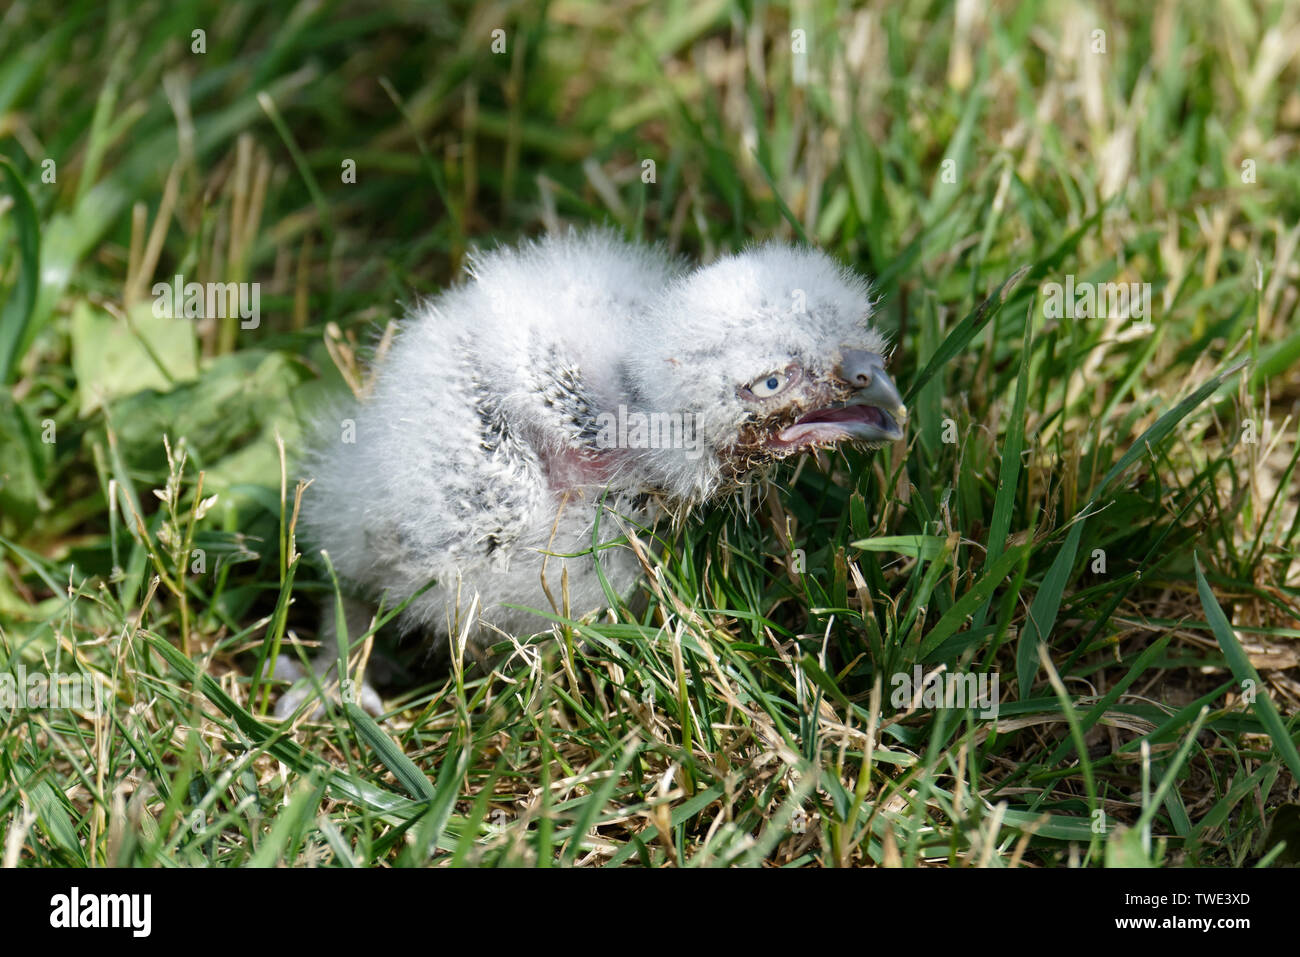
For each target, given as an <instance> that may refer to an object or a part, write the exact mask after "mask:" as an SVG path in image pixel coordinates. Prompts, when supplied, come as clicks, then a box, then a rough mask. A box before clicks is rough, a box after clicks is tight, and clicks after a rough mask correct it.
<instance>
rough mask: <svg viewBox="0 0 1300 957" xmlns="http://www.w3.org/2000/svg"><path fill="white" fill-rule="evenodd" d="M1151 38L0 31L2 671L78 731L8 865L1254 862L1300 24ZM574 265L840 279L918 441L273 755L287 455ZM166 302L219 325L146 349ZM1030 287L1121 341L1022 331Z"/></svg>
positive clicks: (184, 16)
mask: <svg viewBox="0 0 1300 957" xmlns="http://www.w3.org/2000/svg"><path fill="white" fill-rule="evenodd" d="M959 6H961V7H962V8H963V9H964V8H965V6H966V5H959ZM974 6H975V5H971V7H972V8H974ZM1191 6H1192V7H1194V8H1197V11H1198V12H1192V11H1189V10H1187V9H1186V7H1187V5H1179V4H1174V3H1164V4H1159V5H1157V6H1156V8H1155V10H1154V12H1152V11H1150V10H1148V9H1147V8H1146V7H1139V6H1134V7H1133V8H1132V9H1127V8H1126V9H1125V10H1124V12H1123V13H1122V14H1113V13H1108V12H1104V11H1094V10H1091V8H1088V7H1086V6H1065V5H1057V4H1052V3H1041V4H1035V3H1029V4H1020V5H1016V6H1014V7H1013V8H1009V9H1008V10H1007V11H1006V12H996V13H989V14H985V13H979V12H977V13H975V14H974V15H973V17H971V18H967V17H966V15H965V14H962V15H961V16H958V14H957V12H956V10H955V9H954V5H952V4H939V5H936V6H935V7H934V9H932V10H930V11H929V12H928V16H927V17H926V18H924V19H923V18H921V17H919V16H917V15H916V14H915V12H914V11H912V10H911V8H910V7H908V6H906V5H899V6H895V7H889V8H886V9H884V10H875V9H872V10H864V11H857V10H854V11H852V12H846V11H844V10H841V9H840V7H838V6H837V5H833V4H825V3H819V4H813V5H809V6H807V7H802V6H800V7H796V8H795V12H791V11H790V10H788V9H787V8H785V7H783V6H775V7H764V8H762V10H761V12H755V11H754V10H752V9H751V8H747V7H745V6H743V5H741V6H732V5H728V4H724V3H713V2H706V3H699V4H686V3H674V4H669V5H667V6H656V5H638V4H599V3H587V2H577V3H571V4H563V5H553V6H552V7H551V8H550V13H549V16H544V15H543V14H542V13H541V12H540V11H539V10H538V9H537V8H536V7H535V6H533V5H528V4H517V5H505V6H498V5H491V4H455V5H453V7H452V8H449V9H444V8H435V9H433V10H425V9H424V8H423V7H420V6H416V5H411V6H410V7H408V6H407V5H405V4H396V5H392V6H388V7H386V8H384V9H382V10H379V11H376V10H373V9H371V8H370V7H369V6H365V5H351V4H347V3H342V2H328V0H327V2H324V3H321V4H318V5H315V6H310V5H305V6H300V7H297V8H295V10H296V11H297V12H296V13H294V14H293V15H290V16H284V15H272V14H270V13H268V12H266V11H265V10H264V9H263V8H262V7H261V6H259V5H255V4H242V3H234V4H232V3H220V4H219V3H193V4H189V3H181V4H166V5H158V6H157V7H156V8H145V7H141V8H129V9H128V8H126V7H123V8H121V9H120V10H119V9H115V12H113V13H111V14H110V13H108V12H106V11H105V10H104V9H102V8H101V5H99V4H92V3H81V4H79V3H70V4H62V5H61V7H62V9H61V10H60V11H59V12H58V14H57V16H56V15H55V13H54V12H53V11H49V10H46V9H45V8H43V7H42V6H41V5H38V4H27V5H16V6H13V7H11V8H9V10H8V11H7V12H6V13H5V14H3V15H0V17H3V19H2V20H0V28H2V29H0V157H3V158H4V159H3V160H0V374H3V375H5V376H6V378H7V384H8V385H9V387H10V388H9V389H8V390H7V395H6V396H5V397H3V398H0V463H3V465H2V466H0V555H2V556H3V558H2V561H3V574H0V664H2V665H3V666H4V667H5V668H6V669H7V671H8V672H9V673H11V674H15V675H16V674H17V669H18V667H19V666H20V665H21V666H22V667H23V668H25V669H26V670H27V671H43V672H47V673H49V672H60V673H81V674H88V675H91V676H93V677H94V681H95V682H96V684H97V686H98V687H99V689H100V692H101V696H102V697H101V701H102V707H101V708H100V709H99V710H97V711H96V710H93V709H92V710H89V711H85V710H83V711H78V710H77V709H41V708H36V709H18V710H7V711H2V712H0V713H3V714H4V715H5V723H4V726H3V729H0V853H3V854H4V855H5V860H6V861H7V862H8V861H15V862H24V863H29V864H69V865H84V864H91V863H97V864H130V865H156V864H159V863H169V864H184V865H204V864H215V865H245V864H254V863H255V864H274V863H293V864H337V865H372V864H377V863H384V864H402V865H419V864H426V863H431V862H435V863H440V864H468V863H475V864H484V863H507V864H538V863H550V864H563V865H570V864H581V865H589V864H603V865H609V864H615V865H617V864H648V865H653V866H660V865H664V864H681V865H694V866H700V865H724V864H769V865H796V866H799V865H823V866H830V865H860V864H900V863H901V864H905V865H917V864H920V863H924V862H939V863H948V864H953V865H976V864H978V865H989V866H1014V865H1020V864H1049V865H1065V864H1069V865H1097V864H1102V863H1106V862H1110V863H1120V864H1136V863H1160V864H1165V865H1226V864H1237V865H1239V864H1253V863H1257V862H1260V861H1264V862H1268V863H1272V862H1275V861H1279V860H1283V861H1284V860H1288V859H1294V853H1295V847H1296V846H1297V842H1298V841H1300V834H1296V833H1295V832H1294V830H1291V831H1288V830H1287V827H1286V826H1285V825H1275V823H1274V815H1275V812H1276V811H1277V809H1278V808H1279V807H1281V806H1284V805H1289V806H1291V807H1292V808H1293V807H1294V805H1295V804H1296V801H1297V795H1296V774H1297V773H1300V768H1298V767H1297V761H1300V759H1298V758H1297V757H1296V749H1295V744H1294V739H1295V735H1296V730H1297V729H1296V717H1295V716H1296V714H1297V710H1298V709H1297V698H1298V696H1300V687H1298V686H1297V685H1296V683H1295V679H1294V674H1295V670H1294V669H1295V668H1296V666H1297V664H1300V656H1298V653H1297V651H1296V648H1297V644H1296V639H1297V638H1300V562H1298V561H1297V539H1298V537H1300V512H1297V501H1298V500H1300V483H1298V481H1297V478H1296V474H1295V465H1296V461H1297V455H1300V442H1298V441H1297V428H1296V420H1295V418H1294V410H1295V408H1296V405H1295V403H1296V399H1297V396H1300V388H1298V386H1300V380H1298V379H1297V374H1296V369H1297V367H1298V366H1300V322H1298V321H1297V311H1296V307H1297V298H1298V296H1297V292H1296V290H1297V279H1298V278H1300V259H1298V258H1297V248H1298V245H1300V229H1297V227H1296V226H1295V223H1296V221H1297V217H1298V214H1300V199H1298V197H1300V163H1297V161H1296V159H1295V157H1296V151H1295V139H1296V136H1297V131H1298V130H1300V98H1298V97H1297V95H1296V93H1295V92H1294V91H1295V90H1296V88H1297V82H1296V80H1297V74H1298V72H1300V69H1298V67H1297V64H1296V62H1295V54H1294V51H1295V50H1296V49H1300V20H1298V19H1297V15H1296V13H1295V12H1294V11H1293V10H1289V9H1288V8H1286V7H1285V6H1273V5H1256V6H1240V5H1238V6H1231V7H1221V6H1220V5H1216V4H1208V3H1207V4H1204V5H1197V4H1193V5H1191ZM196 29H203V30H204V31H205V33H204V40H205V51H206V52H203V53H196V52H193V45H194V42H195V41H194V38H193V31H194V30H196ZM494 29H503V30H505V31H506V34H505V36H506V49H505V52H503V53H494V52H493V51H492V42H493V38H492V31H493V30H494ZM795 30H802V31H803V34H802V43H804V44H805V46H804V47H803V49H804V50H806V52H805V53H804V54H802V55H801V54H799V53H796V52H795V48H796V45H797V41H796V40H795V38H793V37H792V32H793V31H795ZM1096 31H1102V35H1101V37H1100V38H1099V37H1098V34H1097V33H1096ZM801 57H802V58H801ZM47 160H51V161H53V164H54V165H53V168H52V169H53V177H54V178H53V180H52V181H51V180H50V179H49V176H48V175H43V174H46V171H47V170H49V169H50V167H49V166H48V165H46V161H47ZM349 161H351V162H352V163H354V164H355V169H356V177H355V182H347V181H346V180H345V177H344V175H343V173H344V171H345V170H346V168H347V164H348V162H349ZM593 221H605V222H611V223H614V224H616V225H617V226H619V227H620V228H622V229H623V230H625V231H626V232H627V233H628V234H629V235H632V236H643V237H646V238H651V239H657V240H664V241H666V242H667V243H668V244H669V245H670V246H671V247H672V248H674V249H676V250H680V251H682V252H685V253H688V254H690V255H692V256H695V257H699V258H704V259H707V258H710V257H713V256H715V255H717V254H718V253H720V252H722V251H725V250H727V249H732V248H737V247H739V246H740V245H743V244H744V243H745V242H748V241H750V240H752V239H755V238H762V237H767V236H772V235H778V236H785V237H789V238H796V237H804V238H806V239H807V240H809V241H813V242H816V243H817V244H818V245H820V246H822V247H824V248H826V249H828V250H829V251H831V252H832V253H833V254H835V255H836V256H838V257H839V258H841V259H842V260H844V261H845V262H847V263H851V264H853V265H854V266H855V267H856V268H859V269H861V270H862V271H864V272H865V273H867V274H869V275H871V276H872V277H874V280H875V283H876V287H877V291H878V293H879V295H880V307H879V308H880V316H881V323H882V326H883V327H884V328H885V330H886V331H888V332H889V333H890V334H891V335H892V336H893V338H894V341H895V342H896V344H897V352H896V354H895V357H894V358H893V360H892V363H891V368H892V369H893V371H894V372H895V374H896V378H897V380H898V381H899V382H900V384H901V385H903V386H904V387H905V388H906V390H907V392H908V405H909V407H910V409H911V410H912V419H911V425H910V428H909V433H908V438H907V441H906V443H900V444H898V445H896V446H895V447H892V448H888V449H885V450H882V451H880V452H877V453H870V454H867V453H859V452H852V451H850V452H847V453H844V454H840V455H836V456H834V457H821V458H818V459H807V460H805V461H803V462H802V463H801V464H800V465H798V466H797V467H795V466H786V467H784V468H783V469H781V470H778V471H777V472H775V473H773V474H772V475H771V476H770V481H769V482H768V483H767V486H766V488H765V489H759V490H755V494H752V495H750V496H748V497H747V498H745V499H744V500H743V501H737V502H735V503H733V504H732V505H731V506H729V507H725V508H720V509H716V510H713V511H711V512H708V513H704V514H701V515H698V516H695V517H694V519H693V520H692V521H690V522H688V523H687V524H686V525H685V526H684V527H682V528H680V529H666V528H665V529H658V530H655V531H653V532H651V531H645V530H642V531H641V532H639V533H637V534H636V536H635V538H636V540H635V542H634V543H633V546H634V547H638V548H639V549H640V550H641V551H642V554H643V555H644V559H645V561H646V564H647V567H648V570H649V574H648V575H647V585H646V586H645V589H644V595H643V596H639V597H644V598H645V599H646V600H644V601H640V600H632V601H629V602H628V603H627V604H626V605H624V604H623V603H622V602H619V603H618V605H619V607H617V608H615V609H614V610H613V612H612V613H611V614H609V615H605V616H601V617H599V618H595V619H591V620H585V621H580V622H566V621H561V622H558V623H557V627H556V629H555V632H554V633H553V634H548V635H543V636H540V637H538V638H536V639H535V640H534V639H530V638H529V636H518V640H517V641H515V642H510V641H505V640H503V641H502V642H501V644H500V645H499V646H498V649H497V651H498V652H500V653H501V658H500V659H499V660H500V661H501V664H500V665H499V667H498V668H497V669H496V671H494V672H492V673H489V674H484V673H483V672H482V671H481V670H476V669H474V668H473V667H471V666H470V665H471V664H472V662H464V663H462V662H460V661H459V660H454V661H453V662H452V667H451V668H450V669H449V670H443V671H437V670H435V669H430V668H429V667H427V663H426V662H424V661H423V660H422V655H421V654H420V653H419V652H418V650H416V649H413V648H410V647H407V646H397V647H394V646H393V644H392V642H391V641H389V640H388V638H387V636H386V635H384V634H381V635H380V636H379V637H378V638H377V639H376V641H375V643H374V644H375V649H376V650H375V651H374V652H373V654H372V657H384V658H390V659H396V661H395V662H394V663H392V666H393V667H395V668H397V669H398V670H403V669H405V671H406V672H407V674H406V675H405V676H404V677H402V678H399V679H398V680H396V681H394V682H393V683H392V684H391V685H390V686H388V687H387V688H386V689H385V690H386V692H387V697H386V701H387V703H388V705H389V707H390V712H389V714H388V715H387V716H386V718H385V719H384V720H382V721H380V722H378V723H376V722H375V721H373V720H372V719H370V718H369V717H368V716H367V715H365V714H364V713H362V712H360V711H359V710H357V709H356V708H355V707H348V708H347V709H346V710H341V709H337V708H336V709H333V710H331V712H330V714H329V716H328V718H327V719H326V720H325V721H324V722H323V723H318V724H312V723H304V722H299V724H298V725H296V726H288V725H279V724H276V723H275V722H273V721H271V720H270V719H268V718H267V717H266V714H267V704H268V702H269V699H268V698H267V697H266V696H265V695H264V694H263V689H264V688H265V685H264V684H262V685H259V686H258V687H257V688H256V694H254V690H255V688H254V681H253V678H252V677H251V676H252V675H253V674H254V673H255V665H256V663H257V661H258V660H259V656H261V655H263V654H265V652H266V647H267V646H266V644H265V643H266V642H268V641H270V642H276V641H280V640H283V641H284V642H286V643H287V642H289V641H291V640H292V639H293V638H295V637H297V638H301V639H304V640H309V639H310V638H311V637H312V636H314V633H315V628H316V621H317V614H318V610H319V608H320V607H321V606H322V605H323V604H324V603H326V602H330V601H333V600H334V593H333V587H332V585H331V584H330V578H329V576H328V574H327V573H326V571H325V568H324V566H323V564H322V563H321V562H320V561H319V560H318V558H317V556H315V555H313V554H300V552H304V551H308V549H307V547H306V546H305V545H304V544H303V543H299V542H296V539H295V535H294V532H293V527H292V517H293V515H294V500H295V491H296V485H297V479H298V477H299V475H298V472H297V470H296V468H295V465H294V452H295V450H296V448H297V443H298V437H299V434H300V427H299V425H298V421H299V414H300V413H301V412H303V411H306V410H310V409H313V408H316V407H318V406H319V404H320V403H321V402H322V401H324V400H325V399H326V398H327V397H328V395H330V394H331V393H333V392H336V391H340V390H344V389H347V388H349V386H351V387H352V388H355V389H362V388H364V381H365V377H366V375H367V373H366V360H367V358H368V357H369V356H370V355H371V354H372V353H373V351H374V350H375V348H376V343H377V342H379V341H380V337H381V335H382V333H383V330H384V329H385V327H386V326H387V324H388V323H389V321H390V320H393V319H396V318H398V317H399V316H400V314H401V308H402V304H403V303H408V302H410V301H412V300H413V299H414V298H415V297H416V296H417V295H420V294H425V293H429V292H433V291H436V290H437V289H439V288H441V287H442V286H443V285H445V284H446V283H447V282H449V281H451V280H452V279H454V278H455V276H456V274H457V270H458V269H459V266H460V265H461V263H462V262H463V258H464V255H465V252H466V250H467V248H468V247H469V246H470V245H471V244H472V243H475V242H491V241H495V240H498V239H502V240H510V239H513V238H515V237H517V236H519V235H521V234H533V233H537V232H540V231H542V230H545V229H553V228H556V227H558V226H559V225H560V224H562V223H570V222H572V223H587V222H593ZM176 274H184V275H185V276H186V277H187V279H188V278H193V279H196V280H198V281H214V282H215V281H220V282H230V281H257V282H259V283H260V284H261V297H262V298H261V309H262V321H261V323H260V325H259V326H258V327H257V328H255V329H251V328H250V329H244V328H241V327H240V325H239V323H238V322H237V321H234V320H225V321H208V320H202V321H198V322H188V323H187V322H184V321H181V320H161V321H160V320H157V319H155V318H153V317H152V315H151V310H150V302H151V298H152V297H151V293H150V289H151V287H152V285H153V283H154V282H158V281H170V279H171V277H173V276H174V275H176ZM1067 275H1071V276H1073V277H1074V281H1076V282H1079V283H1083V282H1089V283H1106V282H1124V283H1149V284H1150V286H1151V291H1152V316H1151V321H1150V323H1149V324H1143V325H1138V324H1136V323H1134V322H1133V321H1131V320H1129V319H1125V318H1121V317H1114V316H1112V317H1109V318H1104V319H1103V318H1092V317H1086V316H1083V317H1079V316H1075V317H1072V316H1070V315H1061V316H1059V317H1056V318H1051V317H1049V315H1048V313H1047V311H1046V310H1045V308H1044V299H1045V290H1046V288H1047V286H1046V284H1048V283H1053V282H1057V283H1063V282H1065V277H1066V276H1067ZM1242 360H1245V364H1244V365H1242V362H1241V361H1242ZM280 442H282V443H283V445H284V448H285V451H286V456H285V465H284V471H283V472H282V464H281V463H282V459H281V454H280V447H279V444H278V443H280ZM155 490H159V491H158V492H155ZM212 496H216V499H215V501H212ZM364 637H369V636H352V638H353V640H354V642H359V640H360V639H362V638H364ZM917 666H920V667H921V668H922V669H924V670H925V671H926V672H928V671H931V670H933V669H935V668H940V667H942V668H944V669H945V670H946V671H947V672H949V673H952V672H976V673H980V674H984V675H986V676H992V675H996V676H997V677H998V679H999V688H1000V707H999V713H998V715H997V717H996V719H992V720H991V719H989V718H986V717H981V716H980V714H979V710H978V709H977V708H973V709H937V710H936V709H930V708H928V707H924V706H918V707H913V706H912V705H913V704H918V705H919V704H920V703H919V702H909V703H907V704H904V705H900V704H899V702H898V700H897V699H896V698H895V696H894V694H893V687H892V684H893V680H892V679H893V676H895V675H897V674H908V675H910V674H912V673H913V669H914V668H915V667H917ZM448 675H449V676H448ZM1277 819H1278V821H1285V820H1289V818H1287V817H1286V816H1285V815H1277ZM1283 841H1287V842H1288V846H1287V847H1285V848H1283V847H1282V846H1281V842H1283Z"/></svg>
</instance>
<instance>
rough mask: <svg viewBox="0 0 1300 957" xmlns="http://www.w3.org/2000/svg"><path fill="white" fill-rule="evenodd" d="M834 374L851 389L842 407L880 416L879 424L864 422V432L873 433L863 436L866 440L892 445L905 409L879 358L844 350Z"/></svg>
mask: <svg viewBox="0 0 1300 957" xmlns="http://www.w3.org/2000/svg"><path fill="white" fill-rule="evenodd" d="M835 372H836V374H837V375H839V377H840V378H841V379H843V380H844V381H845V382H847V383H848V384H849V385H851V386H852V387H853V389H854V392H853V395H852V396H850V397H849V398H848V400H847V401H846V402H845V405H849V406H864V407H866V408H868V409H872V410H874V411H876V412H879V413H881V415H880V419H882V420H883V421H879V422H870V421H869V422H867V423H865V425H866V426H867V430H868V431H874V432H875V433H876V434H873V435H867V436H864V438H865V439H866V440H867V441H875V442H879V441H889V442H893V441H895V440H897V439H901V438H902V437H903V424H904V423H905V422H906V421H907V406H905V405H903V397H902V396H901V395H900V394H899V392H898V386H896V385H894V380H893V379H891V378H890V377H889V373H888V372H886V371H885V360H884V359H883V358H882V357H880V356H879V355H877V354H876V353H874V352H865V351H863V350H861V349H845V350H844V352H843V354H842V358H841V360H840V364H839V366H838V367H837V368H836V370H835ZM872 418H874V417H872Z"/></svg>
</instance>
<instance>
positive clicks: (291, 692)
mask: <svg viewBox="0 0 1300 957" xmlns="http://www.w3.org/2000/svg"><path fill="white" fill-rule="evenodd" d="M323 658H324V656H323V655H322V656H321V658H318V659H317V660H318V661H320V660H321V659H323ZM334 663H335V658H333V657H331V658H329V659H328V660H327V661H324V667H323V668H321V669H320V670H318V671H317V672H316V680H317V681H318V682H320V683H321V684H322V685H324V686H325V690H326V691H327V692H328V691H329V683H328V682H329V679H328V677H327V672H329V671H330V670H331V669H332V668H333V666H334ZM272 676H273V677H275V678H277V679H278V680H280V681H289V682H293V683H294V684H293V687H291V688H289V689H288V690H287V691H285V692H284V694H282V695H280V700H279V701H278V702H277V703H276V706H275V716H276V717H277V718H279V719H280V720H281V721H284V720H287V719H289V718H292V717H293V716H294V714H296V713H297V711H298V708H299V707H300V706H301V705H302V704H303V702H305V701H307V700H308V699H309V698H314V697H315V696H316V687H315V685H314V684H313V683H312V681H311V678H310V677H309V676H308V674H307V670H306V669H305V668H303V666H302V665H301V664H300V663H299V662H297V661H295V660H294V659H293V658H290V657H289V656H288V655H281V656H280V657H279V658H277V659H276V660H275V669H274V671H273V672H272ZM348 682H349V684H354V683H353V682H352V680H351V679H348ZM347 690H350V691H351V692H352V695H353V700H355V701H356V703H357V704H359V705H361V707H362V708H364V709H365V710H366V712H367V713H368V714H370V715H371V716H372V717H375V718H378V717H379V716H380V715H381V714H383V713H384V702H383V699H382V698H380V697H379V692H377V691H376V690H375V689H374V688H372V687H371V686H370V682H369V681H362V682H361V684H360V686H354V687H351V688H349V689H347ZM334 697H335V698H336V699H337V698H338V695H337V694H335V695H334ZM323 717H325V702H323V701H321V702H318V703H317V705H316V707H315V709H314V710H313V711H312V712H311V719H312V720H313V721H319V720H320V719H321V718H323Z"/></svg>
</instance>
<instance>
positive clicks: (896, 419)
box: [772, 349, 907, 449]
mask: <svg viewBox="0 0 1300 957" xmlns="http://www.w3.org/2000/svg"><path fill="white" fill-rule="evenodd" d="M835 374H836V375H838V376H839V377H840V378H841V379H842V380H843V381H845V382H846V383H848V384H849V385H850V386H852V387H853V393H852V394H851V395H850V396H849V397H848V398H847V399H845V400H844V401H842V402H837V403H835V404H834V405H830V406H827V407H825V408H821V409H814V410H813V411H811V412H808V413H806V414H805V415H803V416H801V417H800V418H799V419H798V420H797V421H795V422H794V424H792V425H789V426H787V427H786V428H784V429H782V430H781V432H780V433H778V434H777V435H776V436H775V437H774V438H773V440H772V444H773V445H774V446H775V447H777V448H784V449H791V448H797V447H804V446H809V445H829V444H833V443H837V442H863V443H865V444H867V445H870V446H881V445H884V444H885V443H886V442H896V441H898V440H899V439H901V438H902V437H903V423H905V422H906V421H907V407H906V406H904V405H903V397H902V396H901V395H899V392H898V386H896V385H894V380H893V379H891V378H890V377H889V373H887V372H886V371H885V360H884V359H883V358H881V357H880V356H878V355H876V353H874V352H865V351H863V350H860V349H845V350H844V352H843V353H842V357H841V360H840V364H839V365H838V366H837V367H836V369H835Z"/></svg>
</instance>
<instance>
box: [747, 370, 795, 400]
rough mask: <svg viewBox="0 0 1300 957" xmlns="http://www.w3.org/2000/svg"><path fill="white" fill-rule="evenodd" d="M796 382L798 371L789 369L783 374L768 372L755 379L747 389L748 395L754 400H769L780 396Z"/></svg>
mask: <svg viewBox="0 0 1300 957" xmlns="http://www.w3.org/2000/svg"><path fill="white" fill-rule="evenodd" d="M797 381H799V370H798V369H797V368H790V369H786V370H785V371H784V372H769V373H768V374H767V375H765V376H762V377H761V378H758V379H755V380H754V381H753V382H751V383H750V384H749V386H748V387H747V388H748V391H749V394H750V395H751V396H753V397H754V398H755V399H770V398H772V396H774V395H780V394H781V393H782V392H784V391H785V390H786V389H788V388H790V386H792V385H794V383H795V382H797Z"/></svg>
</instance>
